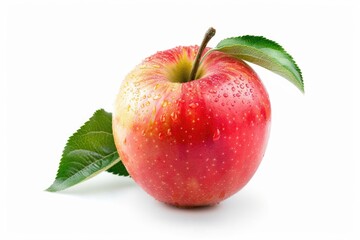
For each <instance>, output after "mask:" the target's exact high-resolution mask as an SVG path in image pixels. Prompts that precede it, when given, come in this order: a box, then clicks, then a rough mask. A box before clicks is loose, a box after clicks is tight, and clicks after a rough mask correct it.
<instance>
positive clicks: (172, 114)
mask: <svg viewBox="0 0 360 240" xmlns="http://www.w3.org/2000/svg"><path fill="white" fill-rule="evenodd" d="M170 117H171V119H172V120H173V121H174V122H175V121H176V120H177V118H178V115H177V113H176V112H172V113H171V114H170Z"/></svg>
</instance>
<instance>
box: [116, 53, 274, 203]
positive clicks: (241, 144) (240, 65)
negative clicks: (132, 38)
mask: <svg viewBox="0 0 360 240" xmlns="http://www.w3.org/2000/svg"><path fill="white" fill-rule="evenodd" d="M208 50H209V48H207V49H205V51H204V52H206V51H208ZM198 51H199V47H198V46H187V47H176V48H173V49H170V50H166V51H162V52H158V53H156V54H154V55H152V56H150V57H148V58H146V59H145V60H144V61H143V62H142V63H141V64H140V65H138V66H137V67H136V68H135V69H134V70H133V71H132V72H130V74H128V76H127V77H126V78H125V80H124V81H123V83H122V85H121V88H120V91H119V94H118V97H117V100H116V106H115V111H114V114H113V132H114V138H115V143H116V147H117V149H118V152H119V155H120V157H121V159H122V161H123V164H124V165H125V167H126V169H127V170H128V172H129V173H130V175H131V177H132V178H133V179H134V180H135V181H136V182H137V183H138V184H139V185H140V186H141V187H142V188H143V189H144V190H145V191H146V192H147V193H149V194H150V195H151V196H153V197H154V198H156V199H157V200H159V201H161V202H164V203H168V204H172V205H176V206H181V207H193V206H204V205H213V204H216V203H219V202H220V201H222V200H224V199H226V198H228V197H230V196H231V195H233V194H234V193H236V192H238V191H239V190H240V189H241V188H243V187H244V186H245V185H246V183H247V182H248V181H249V180H250V178H251V177H252V176H253V175H254V173H255V171H256V169H257V168H258V166H259V164H260V162H261V159H262V157H263V155H264V152H265V148H266V145H267V141H268V137H269V131H270V118H271V110H270V101H269V97H268V94H267V92H266V90H265V87H264V86H263V84H262V83H261V81H260V79H259V77H258V76H257V74H256V73H255V72H254V71H253V69H252V68H251V67H250V66H249V65H248V64H246V63H245V62H243V61H242V60H239V59H237V58H234V57H231V56H230V55H227V54H225V53H222V52H212V53H211V54H209V55H208V56H207V57H206V58H205V59H204V61H203V62H202V63H201V64H200V66H199V68H198V69H197V70H196V71H195V72H196V76H195V80H190V79H191V77H189V76H190V73H191V71H192V68H193V63H194V62H195V58H196V55H197V53H198ZM200 51H201V49H200ZM199 56H200V55H199Z"/></svg>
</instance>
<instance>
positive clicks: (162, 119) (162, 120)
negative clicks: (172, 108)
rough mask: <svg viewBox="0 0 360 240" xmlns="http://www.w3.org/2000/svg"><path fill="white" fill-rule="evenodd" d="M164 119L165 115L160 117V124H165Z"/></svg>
mask: <svg viewBox="0 0 360 240" xmlns="http://www.w3.org/2000/svg"><path fill="white" fill-rule="evenodd" d="M165 120H166V118H165V114H163V115H161V117H160V122H165Z"/></svg>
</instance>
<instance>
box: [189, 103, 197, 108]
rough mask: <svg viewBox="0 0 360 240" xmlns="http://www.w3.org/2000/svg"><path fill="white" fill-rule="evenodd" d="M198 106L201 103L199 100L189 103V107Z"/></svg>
mask: <svg viewBox="0 0 360 240" xmlns="http://www.w3.org/2000/svg"><path fill="white" fill-rule="evenodd" d="M198 106H199V103H197V102H195V103H190V104H189V107H191V108H197V107H198Z"/></svg>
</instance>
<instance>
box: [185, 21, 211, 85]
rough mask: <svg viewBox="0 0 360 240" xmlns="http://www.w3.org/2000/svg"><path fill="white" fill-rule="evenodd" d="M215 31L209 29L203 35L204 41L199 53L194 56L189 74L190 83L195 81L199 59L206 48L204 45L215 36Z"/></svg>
mask: <svg viewBox="0 0 360 240" xmlns="http://www.w3.org/2000/svg"><path fill="white" fill-rule="evenodd" d="M215 33H216V30H215V29H214V28H212V27H211V28H209V30H207V32H206V33H205V36H204V39H203V41H202V43H201V45H200V48H199V51H198V52H197V54H196V58H195V62H194V65H193V67H192V69H191V73H190V81H192V80H195V78H196V73H197V71H198V68H199V65H200V59H201V55H202V53H203V51H204V49H205V48H206V45H207V44H208V42H209V41H210V39H211V38H212V37H213V36H214V35H215Z"/></svg>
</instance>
